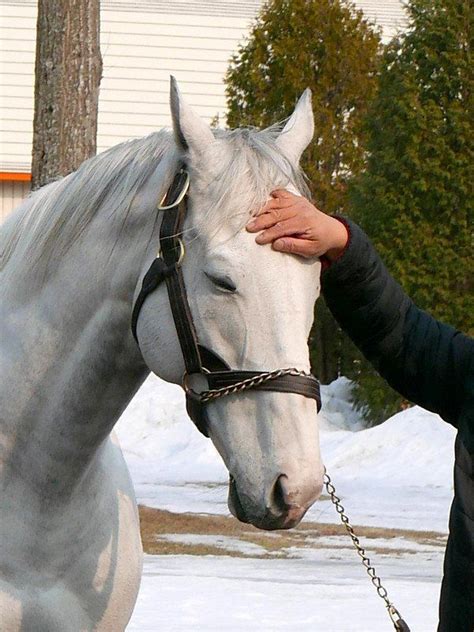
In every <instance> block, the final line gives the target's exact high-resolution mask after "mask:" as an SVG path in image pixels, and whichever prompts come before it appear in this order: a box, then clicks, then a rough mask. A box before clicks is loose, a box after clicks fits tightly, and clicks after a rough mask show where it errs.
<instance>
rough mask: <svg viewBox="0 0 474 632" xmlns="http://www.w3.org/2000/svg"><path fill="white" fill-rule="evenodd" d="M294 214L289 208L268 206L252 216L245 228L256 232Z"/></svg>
mask: <svg viewBox="0 0 474 632" xmlns="http://www.w3.org/2000/svg"><path fill="white" fill-rule="evenodd" d="M294 216H295V212H294V211H292V210H291V209H289V208H280V207H278V206H277V207H275V208H270V209H268V210H266V211H265V212H262V213H260V215H256V216H255V217H253V218H252V219H251V220H250V221H249V222H248V224H247V226H246V228H247V230H248V231H249V232H250V233H256V232H258V231H260V230H265V229H266V228H270V227H271V226H274V225H275V224H277V223H278V222H284V221H286V220H288V219H290V218H291V217H294Z"/></svg>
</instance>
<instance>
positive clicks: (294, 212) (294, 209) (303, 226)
mask: <svg viewBox="0 0 474 632" xmlns="http://www.w3.org/2000/svg"><path fill="white" fill-rule="evenodd" d="M271 196H272V197H271V200H269V201H268V202H267V203H266V204H265V206H264V207H263V208H262V210H261V211H260V213H259V214H258V215H257V216H256V217H253V218H252V219H251V220H250V221H249V222H248V224H247V226H246V228H247V230H248V231H249V232H251V233H257V232H258V233H260V234H259V235H257V237H256V239H255V241H256V242H257V243H258V244H269V243H271V244H272V248H273V249H274V250H278V251H280V252H290V253H292V254H295V255H301V256H303V257H322V256H323V255H325V256H326V257H328V259H330V260H334V259H336V258H337V257H338V256H339V255H340V254H341V253H342V251H343V250H344V248H345V246H346V244H347V240H348V238H349V237H348V233H347V229H346V227H345V225H344V224H343V223H342V222H340V221H339V220H338V219H335V218H334V217H330V216H329V215H326V214H325V213H323V212H322V211H320V210H319V209H317V208H316V207H315V206H313V204H311V202H309V201H308V200H307V199H306V198H304V197H301V196H300V195H294V194H293V193H290V192H289V191H286V190H285V189H277V190H276V191H273V192H272V194H271ZM260 231H262V232H260Z"/></svg>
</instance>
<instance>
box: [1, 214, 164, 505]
mask: <svg viewBox="0 0 474 632" xmlns="http://www.w3.org/2000/svg"><path fill="white" fill-rule="evenodd" d="M104 221H105V220H104ZM100 222H101V218H100V214H98V217H97V219H95V220H94V221H93V222H91V224H90V226H89V227H88V229H87V230H86V231H85V233H84V234H83V235H82V236H81V238H80V240H78V241H77V242H76V243H75V244H73V246H72V247H71V249H70V250H69V251H68V253H67V256H64V257H63V258H62V259H61V260H59V261H57V262H56V263H55V264H54V267H52V266H49V269H50V274H48V276H47V278H46V279H45V280H44V282H42V283H35V284H32V286H31V287H30V288H29V291H26V290H27V288H26V286H25V279H26V280H27V279H28V276H31V273H32V271H31V270H29V264H28V262H27V261H24V262H22V265H20V266H17V268H16V269H15V272H14V273H12V274H10V277H9V278H8V279H7V280H4V281H3V282H2V285H3V287H2V294H3V299H2V300H0V304H1V308H0V309H1V311H2V312H3V313H2V316H3V318H2V321H1V323H2V324H1V325H0V327H1V330H0V339H1V340H2V347H4V353H3V357H2V361H1V363H0V374H1V375H0V377H1V380H0V383H1V386H0V435H2V434H3V435H4V436H5V437H7V441H6V445H7V448H6V449H5V450H4V452H3V453H0V461H3V464H4V465H8V463H10V464H12V467H15V469H17V468H19V469H20V471H23V472H27V473H28V476H29V478H30V480H31V484H32V485H34V486H35V487H39V488H40V489H44V488H45V487H47V486H48V485H49V484H50V483H49V482H50V481H52V480H54V493H55V494H61V493H69V492H70V490H71V488H72V487H73V486H75V485H78V484H79V483H80V481H81V478H82V475H83V474H84V473H85V472H86V471H90V465H91V463H92V462H93V461H94V459H95V458H96V457H97V455H98V454H99V453H100V447H101V445H102V444H103V442H104V439H105V438H106V437H107V435H108V434H109V433H110V431H111V430H112V428H113V425H114V424H115V422H116V420H117V419H118V417H119V416H120V414H121V413H122V411H123V410H124V408H125V407H126V405H127V404H128V402H129V401H130V399H131V398H132V396H133V395H134V393H135V392H136V390H137V389H138V388H139V386H140V384H141V383H142V382H143V380H144V379H145V377H146V375H147V373H148V370H147V368H146V366H145V364H144V363H143V360H142V358H141V355H140V353H139V350H138V347H137V346H136V344H135V342H134V340H133V338H132V337H131V335H130V315H131V309H132V301H133V295H134V291H135V288H136V285H137V280H138V277H139V276H140V271H141V269H142V267H143V265H144V264H145V261H146V259H147V257H149V256H150V253H148V254H147V250H148V251H149V250H150V249H151V248H152V247H155V248H156V244H153V241H154V240H155V239H156V240H157V239H158V237H157V226H154V223H156V213H154V216H151V217H150V218H149V220H148V224H149V226H148V229H149V232H148V243H147V242H145V243H140V239H139V238H138V237H135V238H134V237H133V236H132V235H130V234H127V235H126V236H125V235H122V236H121V233H126V232H127V231H123V230H121V231H119V232H118V234H117V235H114V234H113V233H112V234H110V235H109V236H108V238H107V243H103V237H101V235H106V234H107V231H106V230H104V227H103V226H101V225H100ZM132 232H133V231H132ZM129 233H130V231H129ZM144 233H145V231H144V230H143V226H142V228H141V234H142V235H143V234H144ZM143 241H144V240H143V239H142V242H143ZM125 242H126V243H125ZM111 243H113V244H114V247H113V248H111ZM137 253H140V255H139V256H137ZM51 270H52V271H51ZM33 276H34V275H33ZM12 393H14V396H12ZM0 465H1V463H0ZM0 470H1V467H0Z"/></svg>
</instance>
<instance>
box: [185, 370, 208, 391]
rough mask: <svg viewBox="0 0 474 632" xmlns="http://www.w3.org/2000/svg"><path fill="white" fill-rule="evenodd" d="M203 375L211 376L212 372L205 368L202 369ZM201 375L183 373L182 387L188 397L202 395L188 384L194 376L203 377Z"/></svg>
mask: <svg viewBox="0 0 474 632" xmlns="http://www.w3.org/2000/svg"><path fill="white" fill-rule="evenodd" d="M201 373H203V374H204V375H209V374H210V373H211V372H210V371H209V369H206V368H205V367H202V368H201ZM201 373H197V374H196V373H192V374H189V373H188V372H187V371H185V372H184V373H183V379H182V380H181V386H182V388H183V390H184V392H185V393H187V394H188V395H200V393H198V392H197V391H195V390H193V389H192V388H191V387H190V386H189V384H188V380H189V378H190V377H191V376H192V375H201Z"/></svg>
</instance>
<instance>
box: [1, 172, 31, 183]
mask: <svg viewBox="0 0 474 632" xmlns="http://www.w3.org/2000/svg"><path fill="white" fill-rule="evenodd" d="M5 181H7V182H31V173H20V172H18V171H0V182H5Z"/></svg>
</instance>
